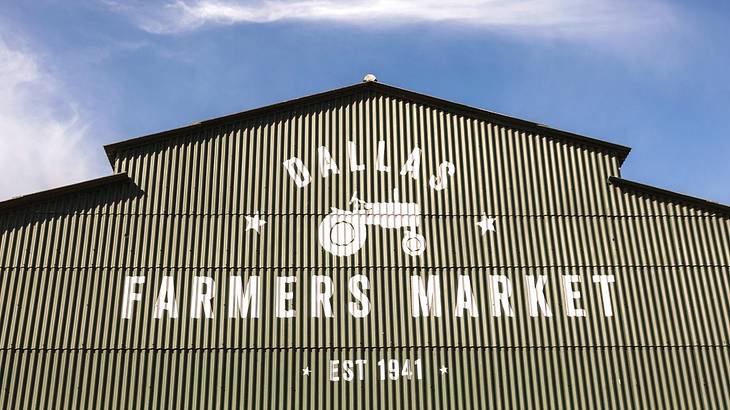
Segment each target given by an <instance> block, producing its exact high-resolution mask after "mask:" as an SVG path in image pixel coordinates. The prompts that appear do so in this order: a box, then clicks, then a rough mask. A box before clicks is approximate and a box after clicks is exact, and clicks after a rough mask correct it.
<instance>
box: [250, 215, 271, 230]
mask: <svg viewBox="0 0 730 410" xmlns="http://www.w3.org/2000/svg"><path fill="white" fill-rule="evenodd" d="M264 224H266V221H264V220H263V219H261V218H259V214H255V215H254V216H246V230H247V231H248V230H249V229H253V230H254V231H256V233H258V234H261V227H263V226H264Z"/></svg>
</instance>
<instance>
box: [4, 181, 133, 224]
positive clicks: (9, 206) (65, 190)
mask: <svg viewBox="0 0 730 410" xmlns="http://www.w3.org/2000/svg"><path fill="white" fill-rule="evenodd" d="M128 181H131V179H130V178H129V176H128V175H127V173H126V172H121V173H118V174H112V175H107V176H104V177H101V178H96V179H91V180H88V181H83V182H79V183H76V184H71V185H66V186H62V187H59V188H53V189H49V190H46V191H40V192H35V193H32V194H28V195H23V196H19V197H17V198H12V199H8V200H6V201H2V202H0V214H3V213H7V212H9V211H12V210H15V209H17V208H22V207H24V206H27V205H31V204H34V203H37V202H42V201H47V200H50V199H54V198H57V197H59V196H62V195H66V194H72V193H78V192H83V191H87V190H90V189H95V188H99V187H101V186H105V185H109V184H115V183H118V182H128Z"/></svg>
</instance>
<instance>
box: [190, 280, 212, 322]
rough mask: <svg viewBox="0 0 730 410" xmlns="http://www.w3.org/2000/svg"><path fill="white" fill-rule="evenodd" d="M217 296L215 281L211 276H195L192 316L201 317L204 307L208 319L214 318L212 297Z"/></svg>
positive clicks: (191, 307) (204, 313)
mask: <svg viewBox="0 0 730 410" xmlns="http://www.w3.org/2000/svg"><path fill="white" fill-rule="evenodd" d="M213 296H215V281H214V280H213V278H211V277H210V276H195V277H193V295H192V298H191V300H192V304H191V305H190V317H191V318H193V319H200V310H201V307H202V310H203V315H204V316H205V318H206V319H213V304H212V303H211V299H213Z"/></svg>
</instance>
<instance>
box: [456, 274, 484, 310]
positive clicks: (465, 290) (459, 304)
mask: <svg viewBox="0 0 730 410" xmlns="http://www.w3.org/2000/svg"><path fill="white" fill-rule="evenodd" d="M457 281H458V285H457V288H456V309H455V310H454V315H455V316H456V317H462V316H463V315H464V310H467V311H469V316H471V317H479V311H478V310H477V304H476V301H475V300H474V299H475V297H474V293H473V292H472V289H471V279H469V276H467V275H459V277H458V279H457Z"/></svg>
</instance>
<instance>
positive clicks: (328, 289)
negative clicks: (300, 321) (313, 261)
mask: <svg viewBox="0 0 730 410" xmlns="http://www.w3.org/2000/svg"><path fill="white" fill-rule="evenodd" d="M322 285H324V289H323V288H322ZM311 292H312V298H311V304H310V307H311V311H312V317H320V316H321V311H322V309H324V317H333V316H334V315H333V314H332V304H331V303H330V301H331V299H332V279H331V278H330V277H329V276H324V275H313V276H312V286H311Z"/></svg>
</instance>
